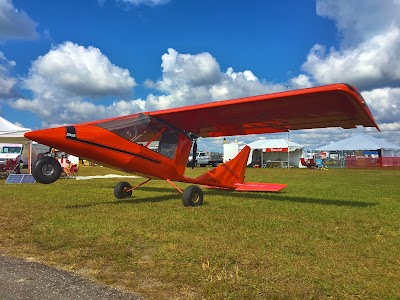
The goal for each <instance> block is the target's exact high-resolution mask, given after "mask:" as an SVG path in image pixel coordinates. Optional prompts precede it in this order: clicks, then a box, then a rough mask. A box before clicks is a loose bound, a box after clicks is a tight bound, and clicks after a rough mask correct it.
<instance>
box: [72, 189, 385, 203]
mask: <svg viewBox="0 0 400 300" xmlns="http://www.w3.org/2000/svg"><path fill="white" fill-rule="evenodd" d="M140 190H145V191H148V192H157V193H162V195H160V196H154V197H149V198H136V197H135V191H134V194H133V198H127V199H122V200H114V201H105V202H93V203H87V204H76V205H68V206H66V208H70V209H78V208H86V207H92V206H97V205H110V204H111V205H122V204H141V203H156V202H162V201H170V200H180V195H179V193H173V194H171V191H173V189H171V188H169V187H168V188H167V187H166V188H164V187H149V186H147V187H140ZM203 191H204V198H205V199H207V197H208V196H210V195H211V196H222V197H223V196H227V195H230V196H233V197H235V198H241V199H254V198H260V200H266V201H279V202H283V201H286V202H293V203H304V204H322V205H335V206H347V207H370V206H375V205H378V203H377V202H365V201H353V200H338V199H317V198H308V197H293V196H288V195H287V194H286V193H285V192H280V193H279V194H277V193H263V192H259V193H257V192H253V193H252V192H235V191H230V190H217V189H215V190H213V189H203ZM203 205H208V203H207V202H206V201H205V202H204V204H203Z"/></svg>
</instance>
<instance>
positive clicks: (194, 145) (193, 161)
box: [191, 140, 197, 169]
mask: <svg viewBox="0 0 400 300" xmlns="http://www.w3.org/2000/svg"><path fill="white" fill-rule="evenodd" d="M196 157H197V140H194V144H193V155H192V166H191V167H192V169H193V168H194V167H195V166H196V162H197V159H196Z"/></svg>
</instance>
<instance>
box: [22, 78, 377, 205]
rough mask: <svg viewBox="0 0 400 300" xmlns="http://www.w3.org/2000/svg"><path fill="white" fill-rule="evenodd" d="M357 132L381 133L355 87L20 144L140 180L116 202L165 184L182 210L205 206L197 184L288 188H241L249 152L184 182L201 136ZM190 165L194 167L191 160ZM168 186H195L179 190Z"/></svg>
mask: <svg viewBox="0 0 400 300" xmlns="http://www.w3.org/2000/svg"><path fill="white" fill-rule="evenodd" d="M357 125H363V126H365V127H376V128H377V129H378V130H379V128H378V125H377V124H376V122H375V120H374V118H373V116H372V114H371V112H370V110H369V109H368V107H367V104H366V102H365V100H364V99H363V97H362V96H361V94H360V93H359V92H358V91H357V90H356V89H355V88H354V87H353V86H351V85H348V84H332V85H327V86H320V87H313V88H308V89H300V90H293V91H286V92H280V93H273V94H267V95H260V96H253V97H246V98H240V99H234V100H226V101H219V102H212V103H206V104H199V105H192V106H186V107H180V108H173V109H166V110H160V111H154V112H143V113H137V114H133V115H129V116H123V117H117V118H111V119H106V120H99V121H94V122H87V123H80V124H76V125H71V126H62V127H57V128H49V129H42V130H35V131H31V132H28V133H26V134H25V137H26V138H28V139H30V140H34V141H36V142H38V143H41V144H44V145H48V146H50V147H53V148H57V149H60V150H62V151H65V152H67V153H70V154H73V155H76V156H79V157H81V158H86V159H88V160H90V161H93V162H96V163H99V164H101V165H105V166H110V167H112V168H116V169H119V170H122V171H125V172H128V173H133V174H137V175H140V176H142V177H144V178H146V180H145V181H144V182H142V183H140V184H138V185H137V186H135V187H132V186H131V185H130V184H129V183H127V182H120V183H118V184H117V185H116V186H115V188H114V195H115V197H116V198H118V199H122V198H126V197H130V196H131V195H132V191H133V190H134V189H136V188H138V187H139V186H141V185H143V184H145V183H147V182H148V181H150V180H151V179H164V180H166V181H167V182H169V183H170V184H171V185H172V186H173V187H174V188H175V189H177V190H178V191H179V192H180V193H181V194H182V202H183V205H184V206H198V205H201V204H202V203H203V192H202V190H201V188H200V187H199V186H198V185H203V186H207V187H214V188H221V189H228V190H235V191H257V192H260V191H265V192H278V191H280V190H282V189H283V188H284V187H286V186H287V185H286V184H275V183H260V182H244V178H245V176H244V175H245V169H246V165H247V158H248V156H249V152H250V148H249V147H248V146H245V147H244V148H243V149H242V150H241V152H240V153H239V154H238V155H237V156H236V157H235V158H234V159H232V160H230V161H228V162H226V163H224V164H221V165H219V166H217V167H216V168H214V169H212V170H210V171H208V172H206V173H205V174H203V175H201V176H199V177H197V178H189V177H187V176H185V169H186V164H187V159H188V156H189V153H190V151H191V149H192V144H193V152H194V153H193V157H196V151H197V144H196V141H197V139H198V138H199V137H203V138H206V137H219V136H232V135H247V134H261V133H274V132H288V131H289V130H297V129H310V128H325V127H342V128H355V127H356V126H357ZM153 141H158V149H157V151H153V150H151V149H149V145H150V143H151V142H153ZM192 163H193V164H195V160H194V159H193V160H192ZM192 167H193V165H192ZM60 174H61V166H60V164H59V162H58V161H57V160H56V159H54V158H52V157H49V156H44V157H42V158H39V159H37V160H36V161H35V162H34V163H33V165H32V175H33V177H34V178H35V180H36V181H38V182H40V183H45V184H48V183H52V182H54V181H56V180H57V179H58V178H59V176H60ZM173 181H178V182H186V183H191V184H193V185H190V186H188V187H187V188H186V189H185V190H183V191H182V190H181V189H179V188H178V187H177V186H176V185H175V184H174V183H173Z"/></svg>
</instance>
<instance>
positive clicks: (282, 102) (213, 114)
mask: <svg viewBox="0 0 400 300" xmlns="http://www.w3.org/2000/svg"><path fill="white" fill-rule="evenodd" d="M147 114H149V115H151V116H153V117H155V118H157V119H159V120H161V121H163V122H165V123H166V124H169V125H173V126H175V127H176V128H179V129H182V130H185V131H187V132H191V133H194V134H197V135H199V136H201V137H217V136H231V135H246V134H260V133H273V132H287V131H289V130H297V129H311V128H326V127H342V128H346V129H347V128H354V127H356V126H357V125H363V126H364V127H376V128H377V129H378V130H379V127H378V125H377V124H376V122H375V120H374V118H373V116H372V114H371V112H370V110H369V108H368V106H367V104H366V102H365V100H364V99H363V97H362V96H361V94H360V93H359V92H358V91H357V89H355V88H354V87H353V86H351V85H348V84H332V85H326V86H320V87H313V88H307V89H300V90H293V91H286V92H280V93H273V94H266V95H260V96H253V97H246V98H240V99H234V100H226V101H219V102H212V103H207V104H199V105H192V106H186V107H180V108H174V109H167V110H160V111H155V112H149V113H147Z"/></svg>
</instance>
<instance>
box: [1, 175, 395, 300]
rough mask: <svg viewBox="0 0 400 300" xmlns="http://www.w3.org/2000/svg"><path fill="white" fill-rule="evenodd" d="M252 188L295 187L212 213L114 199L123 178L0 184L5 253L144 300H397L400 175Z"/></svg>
mask: <svg viewBox="0 0 400 300" xmlns="http://www.w3.org/2000/svg"><path fill="white" fill-rule="evenodd" d="M206 169H207V168H196V169H194V170H191V169H188V170H187V175H188V176H193V177H195V176H198V175H200V174H202V173H203V172H205V171H206ZM109 173H113V174H120V173H119V172H117V171H114V170H110V169H107V168H101V167H82V168H81V169H80V171H79V175H81V176H82V175H98V174H100V175H101V174H109ZM141 180H142V179H128V181H129V182H131V183H132V184H138V183H140V182H141ZM246 180H247V181H264V182H277V183H288V184H289V186H288V187H287V188H286V189H284V190H283V191H282V192H280V193H276V194H274V193H238V192H229V191H220V190H208V189H204V197H205V203H204V205H203V206H201V207H190V208H185V207H183V205H182V203H181V200H180V194H179V193H178V192H177V191H176V190H174V189H173V188H172V187H171V186H170V185H169V184H168V183H167V182H165V181H151V182H149V183H148V184H146V185H144V186H142V187H140V188H139V189H138V190H136V191H134V194H133V197H132V198H130V199H126V200H115V199H114V196H113V187H114V185H115V184H116V183H117V182H118V181H119V179H93V180H66V179H60V180H58V181H57V182H55V183H54V184H51V185H42V184H38V183H36V184H24V185H8V184H7V185H6V184H5V183H4V182H5V181H4V179H2V180H0V198H1V200H0V251H1V254H3V255H14V256H20V257H29V258H33V259H34V260H36V261H39V262H43V263H45V264H48V265H52V266H56V267H58V268H61V269H66V270H72V271H74V272H76V273H78V274H81V275H83V276H85V277H89V278H92V279H94V280H96V281H98V282H102V283H105V284H107V285H112V286H114V287H118V288H120V289H123V290H127V291H131V292H135V293H136V294H138V295H141V296H143V297H144V298H146V299H293V298H297V299H313V298H315V299H359V298H361V299H399V298H400V170H399V169H393V168H387V169H376V170H366V169H364V170H351V169H335V170H334V169H330V170H328V171H317V170H304V169H301V170H300V169H290V170H287V169H251V168H249V169H248V170H247V173H246ZM178 185H179V186H180V187H181V188H183V187H185V186H186V185H185V184H182V183H178Z"/></svg>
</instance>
